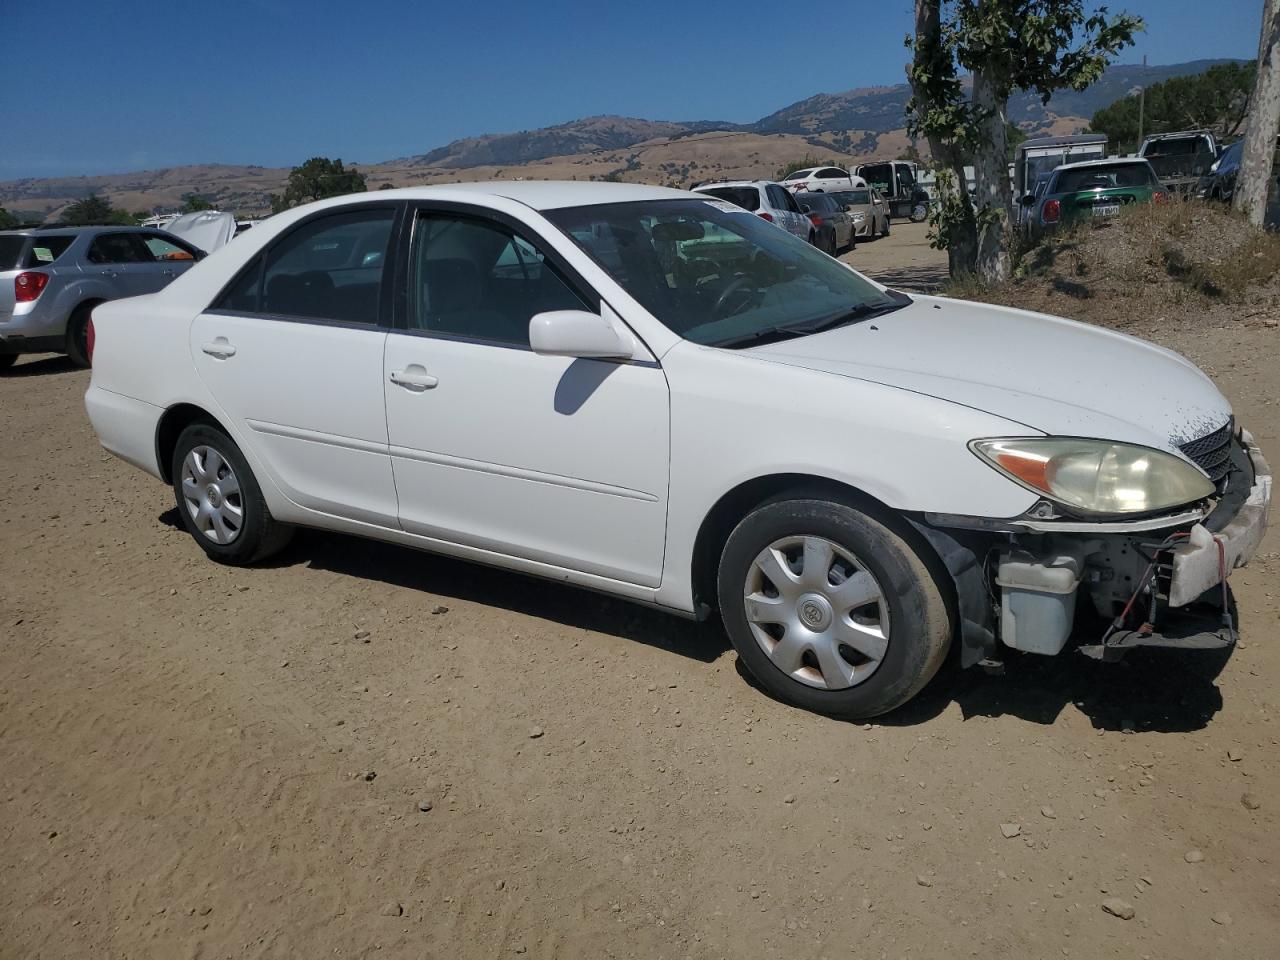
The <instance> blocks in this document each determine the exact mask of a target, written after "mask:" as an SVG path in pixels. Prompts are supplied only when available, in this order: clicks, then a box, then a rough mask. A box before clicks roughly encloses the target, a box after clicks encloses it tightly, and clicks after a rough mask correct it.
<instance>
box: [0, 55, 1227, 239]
mask: <svg viewBox="0 0 1280 960" xmlns="http://www.w3.org/2000/svg"><path fill="white" fill-rule="evenodd" d="M1222 62H1224V61H1222V60H1195V61H1190V62H1187V63H1178V64H1169V65H1164V66H1149V67H1141V66H1113V67H1110V68H1108V69H1107V70H1106V71H1105V72H1104V74H1103V75H1102V77H1100V78H1099V79H1098V81H1097V82H1095V83H1094V84H1092V85H1091V86H1089V87H1088V88H1086V89H1085V90H1081V91H1074V90H1064V91H1060V92H1058V93H1056V94H1055V95H1054V96H1053V97H1052V99H1050V100H1049V102H1048V103H1041V102H1040V100H1039V98H1037V97H1035V96H1033V95H1030V94H1018V95H1017V96H1015V97H1013V98H1012V99H1011V100H1010V103H1009V116H1010V119H1011V120H1013V121H1014V122H1015V123H1017V124H1018V125H1019V126H1020V127H1021V128H1022V129H1024V130H1025V131H1026V132H1027V133H1030V134H1063V133H1077V132H1079V131H1081V130H1083V129H1085V127H1086V126H1087V124H1088V118H1089V117H1091V116H1092V115H1093V113H1094V112H1095V111H1097V110H1098V109H1100V108H1101V107H1104V106H1106V105H1107V104H1110V103H1112V102H1114V101H1115V100H1118V99H1120V98H1121V97H1123V96H1125V95H1127V94H1129V93H1131V92H1133V91H1134V90H1136V89H1137V88H1138V87H1139V86H1140V85H1142V84H1147V85H1150V84H1153V83H1158V82H1160V81H1162V80H1167V79H1169V78H1171V77H1175V76H1183V75H1186V74H1193V73H1200V72H1202V71H1204V70H1207V69H1208V68H1209V67H1211V66H1213V65H1214V64H1216V63H1222ZM909 95H910V91H909V90H908V88H907V86H906V84H896V85H893V86H882V87H861V88H858V89H856V90H847V91H845V92H843V93H819V94H816V95H814V96H812V97H808V98H806V99H804V100H800V101H798V102H796V103H793V104H791V105H789V106H786V107H783V108H782V109H781V110H778V111H776V112H774V113H771V114H769V115H768V116H765V117H762V118H761V119H759V120H757V121H755V122H754V123H746V124H740V123H730V122H727V121H713V120H695V121H670V120H644V119H638V118H632V117H618V116H596V117H586V118H583V119H580V120H573V121H570V122H568V123H562V124H558V125H556V126H552V127H544V128H541V129H537V130H523V131H519V132H516V133H503V134H485V135H483V136H476V137H468V138H465V139H462V140H455V141H454V142H452V143H450V144H447V145H445V146H442V147H438V148H436V149H434V150H430V151H428V152H426V153H423V154H420V155H416V156H410V157H404V158H401V159H398V160H389V161H384V162H380V163H372V164H365V163H361V164H359V169H360V170H361V171H362V172H363V173H364V174H365V175H366V177H367V179H368V183H369V188H370V189H371V190H372V189H376V188H377V187H379V186H381V185H382V184H385V183H390V184H394V185H395V186H407V185H410V184H422V183H440V182H447V181H456V180H460V179H461V180H488V179H501V178H512V177H524V178H528V179H552V178H555V179H579V180H587V179H603V178H609V179H622V180H635V181H644V182H653V183H671V184H675V185H686V184H688V183H690V182H691V181H694V180H704V179H708V178H711V177H772V176H773V175H774V172H775V171H776V170H777V168H779V167H781V166H783V165H785V164H786V163H789V162H791V161H795V160H800V159H802V158H805V157H814V158H820V159H822V160H824V161H825V160H831V161H837V162H843V163H846V164H847V163H853V162H862V161H865V160H868V159H874V158H887V157H893V156H897V155H899V154H901V153H902V152H903V151H904V150H906V149H907V147H908V146H909V140H908V138H907V135H906V130H905V129H904V122H903V112H904V109H905V106H906V102H907V99H908V97H909ZM302 159H303V158H299V160H300V161H301V160H302ZM288 174H289V171H288V169H287V168H283V167H281V168H272V167H259V166H243V165H231V164H218V163H212V164H202V165H195V166H183V167H168V168H165V169H161V170H147V171H140V172H135V173H122V174H108V175H103V176H93V177H58V178H29V179H23V180H10V181H5V182H0V206H3V207H5V208H7V209H9V210H10V211H11V212H14V213H16V214H18V215H19V216H20V217H22V218H24V219H35V220H38V219H43V218H48V217H55V216H56V215H57V213H58V211H59V210H61V209H62V208H63V207H65V206H66V205H67V204H69V203H72V202H74V201H75V200H78V199H80V198H82V197H84V196H86V195H88V194H89V193H98V194H100V195H102V196H105V197H107V198H108V199H110V200H111V202H112V203H113V204H114V205H115V206H117V207H121V208H123V209H127V210H164V209H172V208H176V207H177V206H178V205H179V204H180V203H181V199H182V196H183V195H184V194H187V193H197V194H200V195H201V196H204V197H207V198H209V199H210V200H212V201H213V202H214V203H215V204H217V205H218V207H219V208H220V209H224V210H234V211H236V212H238V213H242V214H253V213H260V212H262V211H264V210H266V209H269V206H270V195H271V194H272V193H279V192H282V191H283V189H284V184H285V181H286V180H287V178H288Z"/></svg>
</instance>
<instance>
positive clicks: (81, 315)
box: [67, 303, 96, 367]
mask: <svg viewBox="0 0 1280 960" xmlns="http://www.w3.org/2000/svg"><path fill="white" fill-rule="evenodd" d="M94 306H96V304H91V303H85V304H81V305H80V306H78V307H76V308H75V310H73V311H72V312H71V317H70V319H68V320H67V356H68V357H70V358H71V362H72V363H74V364H75V365H76V366H77V367H88V366H90V365H91V364H90V362H89V314H90V313H91V312H92V311H93V308H94Z"/></svg>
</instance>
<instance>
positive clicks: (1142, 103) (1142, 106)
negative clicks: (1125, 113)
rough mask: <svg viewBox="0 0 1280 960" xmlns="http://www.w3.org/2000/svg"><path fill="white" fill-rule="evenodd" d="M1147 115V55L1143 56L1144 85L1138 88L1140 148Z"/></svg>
mask: <svg viewBox="0 0 1280 960" xmlns="http://www.w3.org/2000/svg"><path fill="white" fill-rule="evenodd" d="M1146 114H1147V55H1146V54H1145V53H1144V54H1143V55H1142V84H1141V85H1140V86H1139V87H1138V146H1139V147H1141V146H1142V141H1143V136H1142V132H1143V130H1142V128H1143V121H1145V120H1146Z"/></svg>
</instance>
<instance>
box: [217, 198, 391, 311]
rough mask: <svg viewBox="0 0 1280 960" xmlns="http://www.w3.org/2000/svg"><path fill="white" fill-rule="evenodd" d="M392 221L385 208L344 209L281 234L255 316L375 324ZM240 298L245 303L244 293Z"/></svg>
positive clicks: (271, 252) (271, 255)
mask: <svg viewBox="0 0 1280 960" xmlns="http://www.w3.org/2000/svg"><path fill="white" fill-rule="evenodd" d="M394 221H395V210H394V209H392V208H389V207H386V208H375V209H365V210H349V211H346V212H344V213H334V214H330V215H329V216H325V217H319V218H317V219H315V220H312V221H310V222H308V223H305V224H303V225H302V226H301V227H299V228H297V229H296V230H294V231H293V232H292V233H289V234H286V235H285V237H284V238H283V239H282V240H280V241H278V242H277V243H276V244H275V245H274V246H273V247H271V249H270V250H269V251H267V259H266V264H265V269H264V270H263V271H262V281H261V286H260V289H259V292H258V294H257V296H256V299H257V301H258V306H257V307H256V311H258V312H262V313H269V314H275V315H277V316H285V317H305V318H307V319H312V320H332V321H336V322H339V323H359V324H369V325H370V326H375V325H377V323H378V317H379V299H380V296H381V290H382V271H383V268H384V267H385V266H386V263H387V260H388V258H389V257H390V245H391V225H392V223H393V222H394ZM247 272H249V273H251V272H252V271H247ZM242 279H244V278H243V277H240V278H237V280H236V281H235V283H234V284H233V285H232V286H233V289H232V290H229V291H228V297H227V298H224V299H230V295H231V294H232V293H234V292H235V289H234V288H235V287H237V286H239V285H240V281H241V280H242ZM242 293H243V294H244V296H245V298H246V302H247V299H248V298H249V297H250V295H249V294H248V291H247V290H246V291H242ZM224 309H237V308H235V307H231V306H225V307H224ZM239 309H244V308H239ZM248 309H250V310H255V308H253V307H250V308H248Z"/></svg>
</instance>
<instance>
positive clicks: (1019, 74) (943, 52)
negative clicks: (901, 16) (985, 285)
mask: <svg viewBox="0 0 1280 960" xmlns="http://www.w3.org/2000/svg"><path fill="white" fill-rule="evenodd" d="M915 14H916V16H915V35H914V37H908V38H907V41H906V42H907V46H908V47H909V48H911V50H912V62H911V64H910V65H909V66H908V67H907V78H908V80H909V81H910V83H911V98H910V100H909V101H908V103H907V129H908V132H909V133H910V134H911V135H912V136H922V137H925V138H927V139H928V141H929V149H930V152H931V153H932V154H933V158H934V162H935V163H937V164H938V166H939V167H940V168H941V169H942V170H943V171H945V175H943V176H940V177H939V180H938V183H939V192H940V194H941V202H940V203H939V204H938V205H937V206H936V207H935V208H934V212H933V214H932V217H931V219H932V221H933V227H934V230H933V235H932V241H933V243H934V245H935V246H938V247H942V248H945V249H946V250H947V254H948V259H949V264H950V269H951V275H952V276H953V277H960V276H964V275H968V274H976V275H978V276H979V277H981V278H982V279H984V280H989V281H995V280H1004V279H1006V278H1007V277H1008V276H1009V273H1010V270H1011V264H1010V260H1009V252H1008V238H1007V232H1008V230H1009V224H1010V222H1011V220H1012V214H1013V198H1012V196H1011V191H1010V187H1009V174H1008V162H1007V160H1006V159H1005V158H1006V156H1007V155H1008V133H1007V131H1008V127H1007V123H1008V117H1007V113H1008V102H1009V97H1010V95H1011V94H1012V93H1014V92H1015V91H1032V92H1034V93H1036V94H1038V95H1039V97H1040V99H1041V102H1043V103H1047V102H1048V101H1049V98H1050V97H1051V96H1052V95H1053V93H1054V91H1055V90H1061V89H1063V88H1067V87H1069V88H1071V89H1073V90H1083V89H1084V88H1085V87H1087V86H1088V85H1089V84H1090V83H1092V82H1093V81H1094V80H1096V79H1097V78H1098V76H1099V75H1100V74H1101V73H1102V71H1103V69H1104V68H1105V67H1106V66H1107V64H1108V63H1109V62H1110V61H1111V60H1112V59H1113V58H1114V57H1115V55H1116V54H1117V53H1118V52H1119V51H1120V50H1121V49H1123V48H1124V47H1126V46H1129V45H1130V44H1132V43H1133V35H1134V33H1135V32H1137V31H1138V30H1140V29H1142V26H1143V24H1142V20H1141V19H1140V18H1138V17H1133V16H1129V15H1128V14H1119V15H1118V16H1115V17H1111V16H1109V15H1108V13H1107V11H1106V9H1105V8H1098V9H1097V10H1096V12H1094V13H1092V14H1087V13H1086V11H1085V4H1084V0H916V8H915ZM962 71H963V72H965V73H967V74H968V75H969V78H970V79H971V82H970V83H969V84H966V83H965V82H964V81H963V79H962ZM966 155H971V156H972V157H973V167H974V180H975V182H976V185H977V190H976V194H977V196H976V200H971V199H970V198H969V195H968V191H966V190H965V189H964V183H965V174H964V158H965V157H966Z"/></svg>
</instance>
